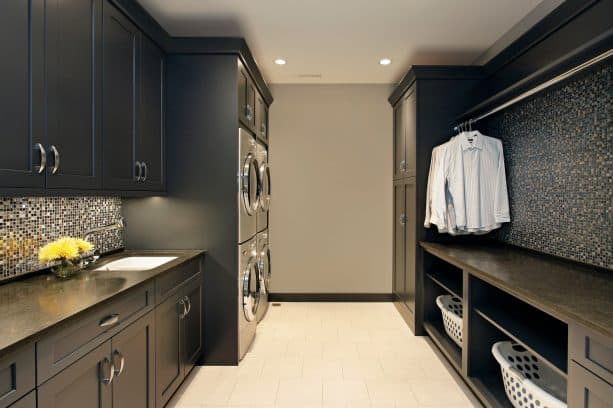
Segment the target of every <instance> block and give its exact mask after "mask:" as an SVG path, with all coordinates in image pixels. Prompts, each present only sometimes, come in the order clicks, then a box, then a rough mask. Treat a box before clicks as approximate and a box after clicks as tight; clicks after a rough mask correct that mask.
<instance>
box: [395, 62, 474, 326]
mask: <svg viewBox="0 0 613 408" xmlns="http://www.w3.org/2000/svg"><path fill="white" fill-rule="evenodd" d="M480 78H482V72H481V70H480V68H477V67H440V66H414V67H412V68H411V70H410V71H409V72H408V73H407V75H406V76H405V77H404V79H403V80H402V82H401V83H400V84H399V85H398V87H397V88H396V89H395V90H394V92H393V93H392V95H391V96H390V98H389V102H390V104H391V105H392V107H393V108H394V134H393V140H394V143H393V146H394V154H393V157H394V159H393V166H394V169H393V175H394V180H393V185H394V189H393V191H394V193H393V194H394V199H393V202H394V212H393V214H394V219H393V221H392V222H393V234H394V235H393V242H394V245H393V248H394V249H393V262H392V265H393V293H394V299H395V304H396V308H397V309H398V311H399V312H400V313H401V315H402V316H403V317H404V319H405V320H406V322H407V323H408V325H409V326H410V327H411V329H412V330H413V331H414V332H415V333H416V334H424V332H423V325H422V322H423V307H422V306H423V305H422V304H421V299H422V296H423V268H422V258H423V254H422V250H421V249H420V247H419V245H418V243H419V241H422V240H426V239H429V240H433V239H440V237H435V235H436V233H435V232H433V231H431V230H427V229H425V228H424V226H423V223H424V217H425V205H426V185H427V181H428V170H429V166H430V154H431V151H432V148H433V147H434V146H436V145H438V144H441V143H443V142H445V141H446V140H448V139H449V138H450V137H451V136H452V135H453V126H454V124H455V123H454V122H455V118H456V115H458V114H460V113H462V112H463V111H464V110H465V109H466V108H467V107H469V106H471V104H472V103H474V101H475V98H476V97H477V95H476V92H475V87H476V85H477V83H478V81H479V79H480Z"/></svg>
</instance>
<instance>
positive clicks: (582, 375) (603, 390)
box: [568, 361, 613, 408]
mask: <svg viewBox="0 0 613 408" xmlns="http://www.w3.org/2000/svg"><path fill="white" fill-rule="evenodd" d="M568 406H569V407H572V408H613V386H612V385H611V384H609V383H607V382H606V381H605V380H603V379H602V378H600V377H598V376H596V375H594V374H592V373H591V372H589V371H588V370H586V369H585V368H583V367H581V366H580V365H579V364H577V363H575V362H572V361H571V363H570V366H569V373H568Z"/></svg>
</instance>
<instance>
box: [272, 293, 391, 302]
mask: <svg viewBox="0 0 613 408" xmlns="http://www.w3.org/2000/svg"><path fill="white" fill-rule="evenodd" d="M268 300H269V301H270V302H391V301H393V300H394V295H393V294H392V293H269V294H268Z"/></svg>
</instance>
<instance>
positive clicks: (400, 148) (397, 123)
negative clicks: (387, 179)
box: [394, 99, 406, 178]
mask: <svg viewBox="0 0 613 408" xmlns="http://www.w3.org/2000/svg"><path fill="white" fill-rule="evenodd" d="M404 111H405V109H404V99H401V100H400V101H398V103H397V104H396V106H395V107H394V178H400V177H403V176H404V172H405V169H406V161H405V158H404V155H405V148H404Z"/></svg>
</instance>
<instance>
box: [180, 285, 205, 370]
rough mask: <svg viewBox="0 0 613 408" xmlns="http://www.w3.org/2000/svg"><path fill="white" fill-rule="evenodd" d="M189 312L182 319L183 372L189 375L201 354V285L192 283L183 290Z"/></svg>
mask: <svg viewBox="0 0 613 408" xmlns="http://www.w3.org/2000/svg"><path fill="white" fill-rule="evenodd" d="M185 296H186V297H187V300H186V301H187V302H188V308H189V311H188V313H187V315H186V316H185V318H184V319H183V323H184V328H183V353H182V354H183V372H184V374H185V375H187V374H189V372H190V370H191V369H192V368H193V367H194V365H195V364H196V361H197V360H198V358H199V357H200V355H201V354H202V285H201V283H200V280H196V281H194V282H193V283H192V284H190V285H189V286H188V287H186V289H185Z"/></svg>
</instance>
